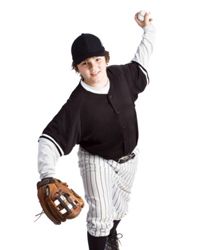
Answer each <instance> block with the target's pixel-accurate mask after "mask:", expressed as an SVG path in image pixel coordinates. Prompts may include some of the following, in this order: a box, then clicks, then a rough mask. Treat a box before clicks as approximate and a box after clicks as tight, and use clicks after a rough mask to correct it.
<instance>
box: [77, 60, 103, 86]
mask: <svg viewBox="0 0 200 250" xmlns="http://www.w3.org/2000/svg"><path fill="white" fill-rule="evenodd" d="M106 66H107V63H106V59H105V56H97V57H96V56H95V57H90V58H87V59H86V60H84V61H82V62H81V63H80V64H78V65H77V68H78V72H79V73H80V74H81V76H82V78H83V80H84V82H85V83H87V84H88V85H91V86H98V85H99V84H105V82H106V81H107V73H106Z"/></svg>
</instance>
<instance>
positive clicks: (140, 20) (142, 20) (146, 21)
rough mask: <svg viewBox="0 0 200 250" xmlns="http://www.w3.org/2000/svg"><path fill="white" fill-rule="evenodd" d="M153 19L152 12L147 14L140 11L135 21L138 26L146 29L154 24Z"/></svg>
mask: <svg viewBox="0 0 200 250" xmlns="http://www.w3.org/2000/svg"><path fill="white" fill-rule="evenodd" d="M152 20H153V19H152V17H151V13H150V12H146V11H139V12H137V13H136V14H135V21H136V22H137V24H138V25H139V26H140V27H142V28H144V27H145V26H148V25H150V24H151V22H152Z"/></svg>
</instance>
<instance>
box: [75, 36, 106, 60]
mask: <svg viewBox="0 0 200 250" xmlns="http://www.w3.org/2000/svg"><path fill="white" fill-rule="evenodd" d="M105 52H106V51H105V48H104V47H103V45H102V43H101V40H100V39H99V38H98V37H97V36H95V35H92V34H89V33H83V34H81V35H80V36H78V37H77V38H76V39H75V40H74V42H73V44H72V47H71V53H72V59H73V64H75V65H77V64H79V63H81V62H82V61H84V60H85V59H87V58H89V57H93V56H104V55H105Z"/></svg>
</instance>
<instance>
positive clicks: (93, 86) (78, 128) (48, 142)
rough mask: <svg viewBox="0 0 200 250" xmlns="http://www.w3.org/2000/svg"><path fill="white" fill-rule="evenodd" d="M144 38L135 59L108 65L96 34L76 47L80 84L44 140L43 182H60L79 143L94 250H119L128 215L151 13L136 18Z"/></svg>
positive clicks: (149, 49) (41, 141) (151, 33)
mask: <svg viewBox="0 0 200 250" xmlns="http://www.w3.org/2000/svg"><path fill="white" fill-rule="evenodd" d="M135 20H136V22H137V24H138V25H139V26H140V27H141V28H143V30H144V34H143V38H142V41H141V43H140V45H139V46H138V49H137V52H136V54H135V57H134V59H133V60H132V61H131V62H130V63H128V64H125V65H115V66H107V64H108V62H109V52H107V51H106V50H105V48H104V46H103V45H102V43H101V41H100V39H99V38H98V37H96V36H95V35H93V34H81V35H80V36H79V37H77V38H76V39H75V41H74V42H73V44H72V48H71V52H72V59H73V63H72V65H73V68H74V69H75V70H76V71H77V72H78V73H79V74H80V77H81V80H80V83H79V84H78V86H77V87H76V88H75V90H74V91H73V92H72V94H71V95H70V98H69V99H68V101H67V102H66V103H65V104H64V105H63V107H62V108H61V110H60V111H59V112H58V113H57V115H56V116H55V117H54V118H53V119H52V121H51V122H50V123H49V124H48V125H47V127H46V128H45V129H44V131H43V133H42V135H41V136H40V138H39V153H38V170H39V174H40V178H41V179H44V178H49V177H55V165H56V161H57V160H58V158H59V157H60V156H62V155H67V154H69V153H70V152H71V150H72V149H73V147H74V146H75V145H76V144H78V145H79V151H78V157H79V167H80V172H81V176H82V179H83V185H84V190H85V199H86V201H87V203H88V205H89V211H88V214H87V231H88V244H89V249H90V250H109V249H110V250H114V249H119V245H118V235H117V231H116V228H117V225H118V224H119V222H120V220H121V219H122V218H123V217H124V216H125V215H126V213H127V207H128V201H129V196H130V192H131V187H132V184H133V179H134V175H135V171H136V166H137V158H138V150H137V142H138V125H137V116H136V110H135V101H136V100H137V98H138V94H139V93H141V92H142V91H143V90H144V89H145V87H146V85H147V83H148V75H147V71H146V68H147V64H148V61H149V57H150V55H151V53H152V50H153V40H154V33H155V32H154V27H153V25H152V23H151V22H152V20H151V18H150V14H149V13H147V12H146V13H145V16H144V20H143V21H141V20H139V18H138V13H136V15H135Z"/></svg>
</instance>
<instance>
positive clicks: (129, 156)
mask: <svg viewBox="0 0 200 250" xmlns="http://www.w3.org/2000/svg"><path fill="white" fill-rule="evenodd" d="M134 157H135V153H133V152H132V153H131V154H129V155H125V156H122V157H121V158H119V159H118V161H117V162H118V163H120V164H122V163H125V162H127V161H129V160H130V159H133V158H134Z"/></svg>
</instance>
